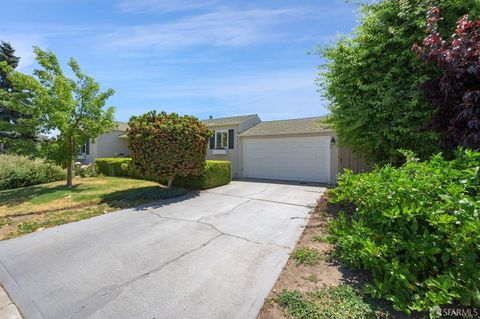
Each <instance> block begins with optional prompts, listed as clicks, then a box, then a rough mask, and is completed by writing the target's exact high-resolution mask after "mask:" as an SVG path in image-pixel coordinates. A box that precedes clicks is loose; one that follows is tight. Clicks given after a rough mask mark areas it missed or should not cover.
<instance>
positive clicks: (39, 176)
mask: <svg viewBox="0 0 480 319" xmlns="http://www.w3.org/2000/svg"><path fill="white" fill-rule="evenodd" d="M66 177H67V174H66V172H65V170H64V169H62V168H61V167H60V166H57V165H54V164H50V163H46V162H44V161H42V160H40V159H34V160H33V159H30V158H28V157H25V156H16V155H0V190H4V189H11V188H18V187H24V186H30V185H37V184H43V183H49V182H54V181H59V180H62V179H65V178H66Z"/></svg>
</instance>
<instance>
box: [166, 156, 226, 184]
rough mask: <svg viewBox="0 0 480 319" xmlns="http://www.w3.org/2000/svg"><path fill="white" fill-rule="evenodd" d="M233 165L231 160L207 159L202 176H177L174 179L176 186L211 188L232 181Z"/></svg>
mask: <svg viewBox="0 0 480 319" xmlns="http://www.w3.org/2000/svg"><path fill="white" fill-rule="evenodd" d="M231 180H232V167H231V164H230V162H229V161H210V160H208V161H205V168H204V170H203V173H202V175H200V176H186V177H182V176H177V177H176V178H175V179H174V180H173V184H174V185H176V186H182V187H188V188H196V189H209V188H214V187H218V186H222V185H226V184H228V183H230V181H231Z"/></svg>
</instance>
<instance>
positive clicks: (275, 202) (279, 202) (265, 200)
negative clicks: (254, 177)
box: [204, 191, 316, 208]
mask: <svg viewBox="0 0 480 319" xmlns="http://www.w3.org/2000/svg"><path fill="white" fill-rule="evenodd" d="M204 192H206V193H210V194H215V195H221V196H226V197H237V198H246V199H249V200H250V201H254V200H256V201H260V202H267V203H274V204H283V205H291V206H297V207H307V208H315V206H316V205H315V204H312V205H301V204H295V203H287V202H281V201H276V200H270V199H262V198H254V197H248V196H245V195H230V194H222V193H215V192H211V191H204ZM262 192H263V191H260V192H258V193H256V194H255V195H257V194H260V193H262ZM249 196H251V195H249Z"/></svg>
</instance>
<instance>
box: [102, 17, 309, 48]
mask: <svg viewBox="0 0 480 319" xmlns="http://www.w3.org/2000/svg"><path fill="white" fill-rule="evenodd" d="M300 14H301V12H299V10H294V9H270V10H268V9H251V10H227V9H222V10H218V11H214V12H210V13H205V14H200V15H196V16H191V17H187V18H183V19H180V20H177V21H174V22H169V23H164V24H148V25H138V26H133V27H121V28H119V29H117V30H116V31H115V32H112V33H110V34H107V35H106V36H104V37H103V38H102V39H101V44H102V46H110V47H113V48H117V49H132V50H142V49H152V48H153V49H178V48H185V47H191V46H198V45H213V46H244V45H248V44H251V43H256V42H260V41H270V40H273V39H278V38H282V36H284V35H283V34H281V33H280V32H279V31H276V30H274V29H273V27H274V26H275V25H277V24H279V23H283V22H285V21H286V20H288V19H297V18H298V15H300Z"/></svg>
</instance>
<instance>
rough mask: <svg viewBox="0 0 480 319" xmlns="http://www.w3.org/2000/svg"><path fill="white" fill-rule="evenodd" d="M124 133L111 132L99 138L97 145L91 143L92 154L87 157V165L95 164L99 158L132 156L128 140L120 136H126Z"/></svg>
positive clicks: (96, 141)
mask: <svg viewBox="0 0 480 319" xmlns="http://www.w3.org/2000/svg"><path fill="white" fill-rule="evenodd" d="M124 134H125V132H123V131H117V130H115V131H111V132H109V133H105V134H102V135H100V136H99V137H97V139H96V140H95V143H92V142H90V154H89V155H87V156H86V159H85V161H86V162H87V163H91V162H94V161H95V159H96V158H99V157H119V156H120V154H123V155H121V156H120V157H126V156H129V155H130V150H129V149H128V140H127V139H126V138H119V137H118V136H119V135H124Z"/></svg>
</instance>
